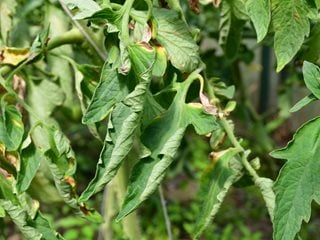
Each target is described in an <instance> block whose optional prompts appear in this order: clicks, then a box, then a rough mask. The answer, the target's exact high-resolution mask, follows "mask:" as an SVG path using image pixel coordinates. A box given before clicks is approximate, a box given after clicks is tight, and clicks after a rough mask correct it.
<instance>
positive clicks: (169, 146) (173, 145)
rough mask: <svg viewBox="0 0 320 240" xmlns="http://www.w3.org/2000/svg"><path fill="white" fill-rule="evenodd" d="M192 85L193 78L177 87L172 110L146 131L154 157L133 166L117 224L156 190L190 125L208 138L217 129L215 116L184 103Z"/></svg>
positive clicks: (142, 139)
mask: <svg viewBox="0 0 320 240" xmlns="http://www.w3.org/2000/svg"><path fill="white" fill-rule="evenodd" d="M192 81H193V79H192V77H190V78H189V79H188V80H185V82H183V83H177V87H176V89H177V94H176V96H175V98H174V100H173V102H172V104H171V106H170V108H169V109H168V110H167V111H166V112H164V113H163V114H161V115H160V116H159V117H157V118H155V119H154V120H153V121H152V122H151V124H150V125H149V126H148V127H147V128H146V129H145V130H144V132H143V134H142V136H141V141H142V144H143V145H144V146H146V147H147V148H148V149H149V150H150V151H151V156H149V157H146V158H144V159H141V160H140V161H139V162H138V163H137V164H136V165H135V166H134V168H133V170H132V175H131V177H130V182H129V186H128V190H127V194H126V198H125V201H124V204H123V206H122V209H121V211H120V213H119V215H118V217H117V220H120V219H122V218H123V217H125V216H126V215H128V214H129V213H130V212H132V211H133V210H135V209H136V208H137V207H138V206H139V204H140V203H141V202H143V201H144V200H146V199H147V198H148V197H149V196H150V195H151V194H152V193H153V192H154V191H155V190H156V189H157V187H158V186H159V184H160V182H161V180H162V179H163V177H164V175H165V172H166V170H167V168H168V167H169V165H170V164H171V163H172V161H173V157H174V156H175V154H176V151H177V149H178V147H179V145H180V141H181V139H182V137H183V134H184V131H185V129H186V127H187V126H188V125H190V124H191V125H193V126H194V127H195V129H196V131H197V132H198V133H201V134H207V133H208V132H210V131H212V130H213V129H215V128H216V127H217V124H216V122H215V118H214V116H212V115H209V114H206V113H205V112H203V109H201V108H200V109H199V108H195V107H192V106H190V105H188V104H186V103H185V98H186V94H187V91H188V88H189V86H190V84H191V83H192Z"/></svg>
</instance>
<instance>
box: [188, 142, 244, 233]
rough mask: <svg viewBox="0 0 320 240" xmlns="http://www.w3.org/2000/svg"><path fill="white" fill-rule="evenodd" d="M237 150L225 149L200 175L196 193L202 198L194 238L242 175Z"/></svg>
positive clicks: (216, 211) (211, 217)
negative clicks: (198, 190) (199, 185)
mask: <svg viewBox="0 0 320 240" xmlns="http://www.w3.org/2000/svg"><path fill="white" fill-rule="evenodd" d="M238 152H239V151H238V150H237V149H235V148H230V149H228V150H225V151H224V152H223V153H222V155H221V156H220V157H219V158H217V159H214V162H213V163H212V164H211V166H210V168H209V169H207V170H206V172H205V175H204V176H203V177H202V183H201V189H200V193H199V194H198V195H199V196H200V197H201V198H202V204H201V210H200V212H199V214H198V217H197V222H196V224H195V229H194V238H195V239H197V238H198V237H200V235H201V233H202V232H203V230H204V229H205V228H206V227H207V226H208V224H209V223H210V221H211V220H212V219H213V218H214V216H215V215H216V214H217V213H218V210H219V208H220V206H221V204H222V202H223V200H224V198H225V196H226V194H227V192H228V191H229V189H230V187H231V186H232V184H233V183H235V182H236V181H237V180H239V179H240V177H241V176H242V174H243V173H242V165H241V163H240V161H239V159H236V158H234V156H235V155H236V154H237V153H238Z"/></svg>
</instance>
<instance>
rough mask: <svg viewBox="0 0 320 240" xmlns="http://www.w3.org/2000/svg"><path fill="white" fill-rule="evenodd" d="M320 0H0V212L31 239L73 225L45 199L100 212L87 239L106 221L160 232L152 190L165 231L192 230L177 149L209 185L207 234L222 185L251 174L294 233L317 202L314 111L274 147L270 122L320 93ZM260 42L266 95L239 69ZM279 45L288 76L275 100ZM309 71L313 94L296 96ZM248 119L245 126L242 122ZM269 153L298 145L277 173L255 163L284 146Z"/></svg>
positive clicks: (202, 190)
mask: <svg viewBox="0 0 320 240" xmlns="http://www.w3.org/2000/svg"><path fill="white" fill-rule="evenodd" d="M319 8H320V2H319V1H318V0H310V1H309V0H221V1H219V0H218V1H211V0H200V1H196V0H190V1H189V2H186V1H181V2H180V1H176V0H167V1H165V0H164V1H151V0H135V1H134V0H127V1H109V0H97V1H93V0H77V1H76V0H59V1H55V0H50V1H49V0H36V1H31V0H18V1H11V0H1V1H0V12H1V16H0V21H1V22H0V30H1V40H0V44H1V49H0V64H1V67H0V84H1V86H0V97H1V113H0V150H1V151H0V181H1V184H0V217H1V219H2V225H5V224H6V223H8V222H10V221H12V222H13V223H14V224H15V226H16V227H12V228H13V229H15V228H18V229H19V230H20V232H21V233H22V235H23V236H24V238H25V239H64V237H65V238H66V239H68V238H70V239H73V237H72V234H76V235H75V236H74V238H76V237H77V236H78V235H77V233H74V232H71V231H70V232H67V233H65V234H62V233H58V231H57V229H56V228H55V227H54V226H53V224H52V219H50V214H48V212H50V211H51V210H50V207H49V206H51V205H52V206H58V205H59V204H61V202H63V203H64V204H63V205H64V207H67V208H66V209H67V210H63V211H65V212H64V214H65V215H67V217H66V218H65V219H64V220H63V223H61V222H60V223H58V224H56V225H58V226H59V224H60V225H61V226H67V225H68V224H69V225H70V226H71V225H72V226H73V225H75V226H85V224H86V223H87V222H91V223H94V224H95V225H94V227H93V228H92V229H91V228H83V229H84V230H83V233H82V234H83V235H81V236H82V238H86V239H90V238H94V231H97V229H98V228H99V226H102V229H101V230H100V235H99V238H100V239H116V238H118V237H119V238H120V237H122V236H126V237H127V238H129V239H143V237H144V238H148V237H149V238H150V236H149V235H148V233H146V232H143V231H141V228H140V226H139V225H140V224H139V222H140V221H139V218H140V217H141V218H143V212H141V213H137V211H136V210H137V209H139V208H140V207H141V206H142V205H143V203H146V205H149V204H151V202H150V201H147V200H150V199H152V197H153V196H155V194H154V193H156V195H157V196H159V198H160V206H161V208H162V210H163V214H164V223H165V226H166V229H167V235H168V236H167V237H168V238H169V239H173V238H182V236H181V235H179V234H178V233H175V232H173V231H172V226H171V220H170V214H168V209H167V204H166V198H167V197H169V196H168V194H167V192H166V191H164V188H165V187H166V186H165V184H166V181H165V183H162V182H163V181H164V180H165V179H166V175H167V174H168V173H171V174H172V173H173V172H175V170H174V171H173V170H172V169H173V168H174V167H173V166H174V165H177V164H180V163H181V164H182V165H183V166H184V167H185V166H189V168H191V172H192V174H193V177H194V179H196V184H197V186H199V187H198V190H197V191H198V193H197V194H195V196H194V199H193V200H194V204H195V205H194V206H195V208H196V209H197V210H196V211H195V212H196V213H195V214H194V215H192V216H191V217H190V218H191V219H192V224H191V225H186V227H185V229H187V231H186V232H187V233H188V237H190V238H194V239H199V238H201V236H202V238H205V235H204V234H205V233H204V231H205V229H206V228H207V227H208V226H210V224H211V223H212V220H213V219H214V217H215V216H216V215H217V213H218V211H219V209H220V208H221V205H223V203H224V202H225V201H226V200H225V199H226V195H227V193H228V192H229V191H230V190H231V189H232V187H233V186H240V187H243V188H244V186H246V185H252V186H254V187H255V188H256V189H258V190H259V193H260V194H261V196H262V198H263V199H264V202H265V207H266V209H267V212H268V214H269V221H270V222H271V223H272V225H273V238H274V239H275V240H293V239H295V238H296V237H299V231H300V228H301V224H302V221H303V220H304V221H309V219H310V215H311V202H312V201H313V200H315V201H316V202H317V203H319V201H320V199H319V196H320V195H319V191H318V189H319V185H320V179H318V178H319V177H318V175H319V174H318V173H319V171H320V164H319V163H318V156H319V155H320V154H319V153H320V152H319V151H320V150H319V149H320V147H319V144H320V139H319V136H320V134H319V132H320V128H319V126H320V119H319V117H316V118H313V119H312V120H310V121H308V122H307V123H305V124H303V125H302V126H301V127H300V128H299V129H298V130H297V131H296V133H295V134H294V135H293V138H292V140H291V141H290V142H289V143H288V145H287V146H286V147H285V148H282V149H280V150H275V149H276V148H277V144H276V142H275V140H274V139H273V138H272V135H273V134H274V133H277V131H280V130H279V129H280V128H281V127H282V126H284V125H285V122H286V121H287V120H288V118H289V117H290V112H291V113H292V112H296V111H299V110H300V109H301V108H303V107H304V106H306V105H308V104H309V103H311V102H314V101H316V100H318V99H319V98H320V69H319V67H318V65H317V64H319V54H320V51H319V50H320V46H319V41H318V40H319V36H320V35H319V33H320V31H319V26H320V25H319ZM252 42H253V43H252ZM255 49H263V52H262V57H263V61H262V63H261V64H262V67H263V69H262V70H261V73H262V75H261V85H260V95H259V106H255V104H253V103H252V98H251V96H249V94H248V92H247V89H246V88H247V87H248V84H247V83H245V81H244V80H243V75H242V65H243V64H246V65H250V64H252V65H253V62H254V61H256V60H254V59H255V56H254V51H255ZM272 50H273V52H274V53H275V59H276V71H277V72H278V73H279V74H280V76H282V77H283V78H282V80H285V82H283V83H281V84H282V85H281V86H282V87H283V86H285V90H284V91H283V92H281V91H279V93H278V95H279V102H278V106H279V109H273V110H270V109H268V106H267V105H268V101H270V99H271V97H270V94H271V93H270V91H271V90H272V89H271V88H270V82H269V80H270V76H269V75H270V71H273V67H272V66H271V59H272V57H271V51H272ZM288 75H290V76H291V77H286V76H288ZM302 78H303V80H304V82H305V86H306V87H307V88H308V89H309V90H310V94H309V95H308V96H306V97H305V98H303V99H302V100H301V101H299V102H298V103H297V104H296V105H294V106H293V107H292V102H290V93H291V92H292V86H293V84H294V82H297V81H299V79H302ZM288 79H289V80H288ZM290 79H291V80H290ZM292 79H296V80H292ZM297 79H298V80H297ZM300 82H301V81H300ZM300 84H301V83H300ZM256 94H258V92H257V91H256ZM290 107H292V108H291V109H290V111H289V108H290ZM256 108H259V109H258V110H259V111H257V110H256ZM268 111H271V113H272V114H271V115H272V116H270V113H268ZM246 124H247V126H249V127H248V128H247V129H246V132H247V136H246V134H241V131H238V129H239V128H241V127H242V126H246ZM199 136H200V137H199ZM188 139H189V140H188ZM190 139H193V140H190ZM195 139H198V140H195ZM196 141H198V143H197V142H196ZM199 142H200V145H199V146H204V147H203V150H199V149H198V148H197V147H193V145H196V144H199ZM201 144H203V145H201ZM190 149H193V150H192V151H191V150H190ZM196 151H199V154H196V153H195V152H196ZM270 152H271V153H270ZM183 153H187V154H185V155H183ZM203 153H204V155H208V156H209V157H207V158H209V160H208V159H205V158H206V157H204V159H203V158H202V157H203ZM269 153H270V156H272V157H273V158H276V159H286V160H288V161H287V162H286V163H285V164H284V166H283V167H282V169H281V171H280V172H279V174H278V176H277V179H276V181H275V182H274V180H273V178H274V176H272V175H273V173H272V172H270V171H272V169H271V168H270V167H269V168H268V163H266V161H263V164H261V165H262V168H261V170H259V168H260V159H263V160H267V161H269V162H271V161H274V160H272V159H271V157H270V156H269V155H268V154H269ZM188 154H189V155H191V156H193V157H195V158H196V159H193V160H192V161H194V162H192V163H191V165H187V164H188V163H186V159H188V156H187V155H188ZM199 156H200V158H199ZM276 165H280V163H279V162H277V161H276ZM190 166H191V167H190ZM266 169H267V170H266ZM93 172H95V173H94V175H93V174H92V173H93ZM195 173H196V174H199V175H201V178H200V177H197V176H196V174H195ZM60 206H61V205H60ZM99 206H103V209H102V210H101V209H98V207H99ZM187 210H188V209H187ZM190 211H191V210H190ZM73 217H74V218H73ZM77 218H79V219H80V220H79V219H77ZM9 219H10V220H9ZM119 222H121V226H122V227H121V228H119V227H118V226H120V223H119ZM229 229H230V228H229ZM227 231H231V230H228V228H226V231H225V232H224V236H225V237H224V239H225V238H228V237H227V236H229V238H230V233H228V232H227ZM9 232H10V229H7V231H6V232H5V231H4V232H3V236H2V237H4V238H6V236H7V235H6V234H9ZM228 234H229V235H228ZM63 235H64V237H63ZM258 237H259V236H258V235H257V236H254V237H252V239H258ZM159 238H160V239H162V237H159ZM208 238H216V237H213V235H211V236H209V237H208Z"/></svg>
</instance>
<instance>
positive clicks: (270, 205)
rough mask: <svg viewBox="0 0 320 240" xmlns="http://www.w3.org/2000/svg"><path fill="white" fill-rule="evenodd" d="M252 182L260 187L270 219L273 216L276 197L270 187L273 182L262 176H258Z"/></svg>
mask: <svg viewBox="0 0 320 240" xmlns="http://www.w3.org/2000/svg"><path fill="white" fill-rule="evenodd" d="M254 183H255V185H256V186H258V187H259V188H260V191H261V194H262V197H263V199H264V201H265V203H266V206H267V209H268V213H269V216H270V219H271V221H272V220H273V216H274V207H275V198H276V196H275V194H274V191H273V189H272V188H273V185H274V183H273V181H272V180H271V179H269V178H263V177H259V178H257V179H255V182H254Z"/></svg>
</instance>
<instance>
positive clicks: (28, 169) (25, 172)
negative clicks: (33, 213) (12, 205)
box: [16, 142, 41, 193]
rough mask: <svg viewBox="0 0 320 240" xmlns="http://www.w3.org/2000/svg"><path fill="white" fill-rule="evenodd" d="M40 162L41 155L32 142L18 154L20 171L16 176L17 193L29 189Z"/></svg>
mask: <svg viewBox="0 0 320 240" xmlns="http://www.w3.org/2000/svg"><path fill="white" fill-rule="evenodd" d="M40 160H41V155H40V153H39V152H38V151H37V150H36V147H35V145H34V144H33V143H32V142H30V144H29V145H28V146H27V147H26V148H24V149H22V151H21V154H20V170H19V171H18V174H17V185H16V186H17V190H18V192H20V193H21V192H25V191H26V190H27V189H28V188H29V186H30V184H31V181H32V179H33V178H34V177H35V175H36V173H37V171H38V169H39V167H40Z"/></svg>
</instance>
